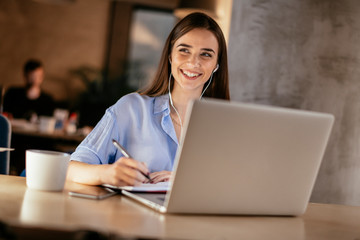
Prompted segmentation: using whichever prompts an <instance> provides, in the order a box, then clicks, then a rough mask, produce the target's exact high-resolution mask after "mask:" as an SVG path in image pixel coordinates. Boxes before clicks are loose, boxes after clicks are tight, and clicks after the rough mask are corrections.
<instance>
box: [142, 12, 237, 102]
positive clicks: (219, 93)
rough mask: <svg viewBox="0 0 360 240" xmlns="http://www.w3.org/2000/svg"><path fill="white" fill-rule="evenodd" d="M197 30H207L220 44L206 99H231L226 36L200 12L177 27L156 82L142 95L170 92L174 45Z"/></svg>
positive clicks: (168, 44) (158, 94)
mask: <svg viewBox="0 0 360 240" xmlns="http://www.w3.org/2000/svg"><path fill="white" fill-rule="evenodd" d="M195 28H201V29H206V30H208V31H210V32H212V33H213V34H214V35H215V37H216V39H217V41H218V44H219V53H218V59H217V63H218V64H219V68H218V70H217V71H216V72H215V73H214V74H213V80H212V82H211V84H210V86H209V87H208V89H207V90H206V92H205V93H204V97H211V98H219V99H230V94H229V74H228V63H227V50H226V42H225V38H224V35H223V33H222V31H221V29H220V27H219V25H218V24H217V23H216V22H215V21H214V20H213V19H212V18H211V17H209V16H208V15H206V14H204V13H199V12H195V13H191V14H189V15H187V16H186V17H184V18H183V19H182V20H180V21H179V22H178V23H177V24H176V25H175V27H174V28H173V30H172V31H171V33H170V34H169V36H168V38H167V40H166V42H165V46H164V49H163V52H162V55H161V59H160V63H159V66H158V69H157V72H156V74H155V78H154V80H153V81H152V82H151V83H150V85H149V86H147V87H146V88H145V89H144V90H141V91H140V94H142V95H148V96H151V97H155V96H160V95H163V94H166V93H167V92H168V86H169V81H168V80H169V75H170V72H171V66H170V62H169V56H170V54H171V51H172V48H173V46H174V43H175V42H176V41H177V40H178V39H179V38H180V37H182V36H183V35H185V34H186V33H188V32H190V31H191V30H193V29H195ZM171 81H174V80H173V79H172V80H171ZM207 83H208V81H207V82H206V83H205V84H204V87H205V86H206V85H207ZM172 86H174V84H173V83H171V87H172Z"/></svg>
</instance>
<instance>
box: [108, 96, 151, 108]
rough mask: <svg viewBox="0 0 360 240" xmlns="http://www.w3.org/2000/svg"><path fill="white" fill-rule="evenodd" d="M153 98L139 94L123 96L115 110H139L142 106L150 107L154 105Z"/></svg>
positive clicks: (115, 105)
mask: <svg viewBox="0 0 360 240" xmlns="http://www.w3.org/2000/svg"><path fill="white" fill-rule="evenodd" d="M152 102H153V98H152V97H149V96H145V95H141V94H139V93H137V92H134V93H129V94H126V95H124V96H122V97H121V98H120V99H119V100H118V101H117V102H116V103H115V104H114V105H113V107H114V108H115V109H117V110H118V109H129V108H130V109H131V108H136V109H138V108H139V107H141V106H148V105H149V104H152Z"/></svg>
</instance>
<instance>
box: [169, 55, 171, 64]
mask: <svg viewBox="0 0 360 240" xmlns="http://www.w3.org/2000/svg"><path fill="white" fill-rule="evenodd" d="M169 63H170V64H171V59H170V56H169Z"/></svg>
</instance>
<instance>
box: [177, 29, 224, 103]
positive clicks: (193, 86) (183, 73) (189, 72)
mask: <svg viewBox="0 0 360 240" xmlns="http://www.w3.org/2000/svg"><path fill="white" fill-rule="evenodd" d="M218 49H219V44H218V41H217V39H216V37H215V35H214V34H213V33H212V32H210V31H208V30H206V29H201V28H195V29H193V30H191V31H189V32H188V33H186V34H184V35H183V36H182V37H180V38H179V39H178V40H177V41H176V42H175V43H174V46H173V49H172V52H171V56H170V60H171V72H172V75H173V77H174V79H175V83H174V88H173V91H178V90H180V89H181V90H182V91H191V92H192V93H195V94H198V95H199V96H200V94H201V92H202V89H203V86H204V84H205V82H206V81H207V80H209V78H210V76H211V74H212V72H213V71H214V70H215V68H216V65H217V59H218Z"/></svg>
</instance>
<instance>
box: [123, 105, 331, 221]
mask: <svg viewBox="0 0 360 240" xmlns="http://www.w3.org/2000/svg"><path fill="white" fill-rule="evenodd" d="M333 122H334V117H333V116H332V115H330V114H324V113H316V112H309V111H302V110H294V109H287V108H279V107H269V106H260V105H254V104H242V103H234V102H226V101H222V100H202V101H198V100H197V101H195V102H193V103H192V104H191V106H189V109H188V114H187V119H186V121H185V126H184V130H183V134H182V139H181V142H182V143H183V144H182V145H180V146H179V148H178V151H177V155H176V159H175V166H174V171H173V176H172V181H171V186H170V189H169V191H168V192H167V193H166V194H158V193H157V194H151V193H134V192H129V191H123V194H125V195H126V196H129V197H131V198H134V199H136V200H138V201H140V202H141V203H144V204H146V205H147V206H149V207H152V208H154V209H156V210H158V211H160V212H163V213H187V214H244V215H301V214H302V213H304V211H305V210H306V207H307V204H308V201H309V198H310V195H311V192H312V189H313V186H314V183H315V179H316V176H317V173H318V170H319V167H320V163H321V160H322V158H323V155H324V152H325V148H326V145H327V142H328V138H329V135H330V132H331V128H332V125H333Z"/></svg>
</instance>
